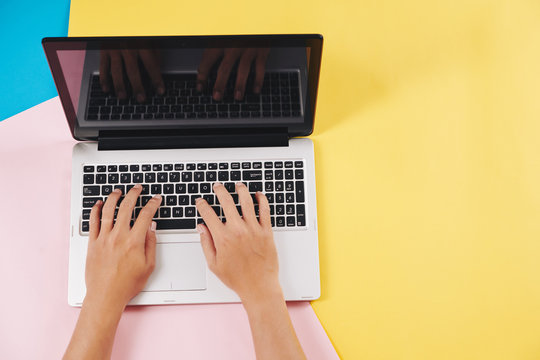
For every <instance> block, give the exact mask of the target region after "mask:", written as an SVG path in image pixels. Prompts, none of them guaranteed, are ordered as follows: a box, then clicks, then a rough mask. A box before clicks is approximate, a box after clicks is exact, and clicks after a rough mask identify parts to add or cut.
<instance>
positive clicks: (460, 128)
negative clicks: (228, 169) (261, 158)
mask: <svg viewBox="0 0 540 360" xmlns="http://www.w3.org/2000/svg"><path fill="white" fill-rule="evenodd" d="M249 33H321V34H323V35H324V37H325V43H324V50H323V65H322V71H321V82H320V88H319V99H318V105H317V114H316V121H315V124H316V125H315V133H314V134H313V135H312V136H311V138H312V139H313V141H314V143H315V154H316V162H317V164H316V166H317V187H318V193H317V195H318V211H319V213H318V215H319V230H320V238H319V241H320V264H321V281H322V293H323V295H322V297H321V298H320V300H317V301H314V302H313V303H312V305H313V308H314V309H315V312H316V313H317V315H318V317H319V319H320V320H321V322H322V324H323V326H324V328H325V329H326V331H327V332H328V335H329V337H330V339H331V340H332V342H333V344H334V346H335V347H336V349H337V351H338V353H339V355H340V356H341V357H342V358H344V359H505V360H506V359H538V358H540V261H539V260H540V70H539V67H540V39H539V37H540V2H538V1H532V0H530V1H525V0H519V1H517V0H514V1H512V0H508V1H503V0H501V1H489V0H486V1H476V0H453V1H450V0H448V1H428V0H425V1H423V0H410V1H397V0H393V1H377V0H375V1H366V0H361V1H350V2H346V1H329V0H327V1H297V2H295V1H283V0H276V1H266V2H261V1H249V2H248V1H213V0H210V1H205V2H200V1H189V2H188V1H182V2H180V1H140V0H138V1H133V0H131V1H126V0H121V1H115V2H112V1H103V0H99V1H82V0H73V1H72V5H71V19H70V29H69V34H70V35H71V36H77V35H79V36H81V35H180V34H186V35H188V34H249ZM343 180H347V182H343Z"/></svg>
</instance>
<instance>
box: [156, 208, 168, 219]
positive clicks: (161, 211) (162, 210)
mask: <svg viewBox="0 0 540 360" xmlns="http://www.w3.org/2000/svg"><path fill="white" fill-rule="evenodd" d="M159 217H160V218H168V217H171V208H169V207H161V208H160V209H159Z"/></svg>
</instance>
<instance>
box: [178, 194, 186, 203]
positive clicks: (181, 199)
mask: <svg viewBox="0 0 540 360" xmlns="http://www.w3.org/2000/svg"><path fill="white" fill-rule="evenodd" d="M188 204H189V196H188V195H178V205H188Z"/></svg>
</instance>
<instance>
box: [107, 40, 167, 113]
mask: <svg viewBox="0 0 540 360" xmlns="http://www.w3.org/2000/svg"><path fill="white" fill-rule="evenodd" d="M140 64H142V65H143V66H144V69H145V70H146V73H147V74H148V76H149V78H150V81H151V83H152V86H153V87H154V89H155V92H156V93H157V94H159V95H163V94H164V93H165V85H164V83H163V78H162V76H161V71H160V65H159V52H158V51H157V50H153V49H122V50H115V49H112V50H108V49H107V50H101V53H100V62H99V74H100V76H99V82H100V84H101V89H102V90H103V92H105V93H112V88H113V87H114V93H115V94H116V96H117V97H118V98H119V99H126V98H128V96H129V95H128V86H129V88H130V89H131V93H132V96H133V97H134V98H135V99H136V100H137V101H138V102H139V103H142V102H145V101H146V100H147V97H148V96H151V94H149V93H148V92H147V91H145V89H144V85H143V83H144V81H143V79H142V76H141V69H140ZM124 69H125V74H126V75H127V79H126V78H125V76H124ZM111 80H112V85H111ZM126 80H127V81H129V84H126Z"/></svg>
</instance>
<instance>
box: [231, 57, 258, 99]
mask: <svg viewBox="0 0 540 360" xmlns="http://www.w3.org/2000/svg"><path fill="white" fill-rule="evenodd" d="M254 58H255V49H247V50H246V51H245V52H244V53H243V54H242V57H241V58H240V63H239V64H238V74H237V75H236V84H235V89H234V98H235V99H236V100H242V99H243V98H244V93H245V91H246V82H247V78H248V76H249V70H250V69H251V63H252V62H253V59H254Z"/></svg>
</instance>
